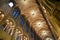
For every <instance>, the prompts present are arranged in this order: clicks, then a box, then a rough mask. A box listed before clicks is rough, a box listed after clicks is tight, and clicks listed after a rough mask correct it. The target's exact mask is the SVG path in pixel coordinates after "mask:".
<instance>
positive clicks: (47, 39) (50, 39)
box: [45, 37, 53, 40]
mask: <svg viewBox="0 0 60 40" xmlns="http://www.w3.org/2000/svg"><path fill="white" fill-rule="evenodd" d="M45 40H53V39H52V38H49V37H47V38H46V39H45Z"/></svg>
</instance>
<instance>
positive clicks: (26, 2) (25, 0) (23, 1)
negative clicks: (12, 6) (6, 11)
mask: <svg viewBox="0 0 60 40" xmlns="http://www.w3.org/2000/svg"><path fill="white" fill-rule="evenodd" d="M28 1H29V0H21V2H22V3H23V4H25V5H26V4H28V3H29V2H28Z"/></svg>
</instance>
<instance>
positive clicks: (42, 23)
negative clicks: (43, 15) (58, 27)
mask: <svg viewBox="0 0 60 40" xmlns="http://www.w3.org/2000/svg"><path fill="white" fill-rule="evenodd" d="M35 25H36V26H37V27H43V26H44V22H41V21H37V22H36V23H35Z"/></svg>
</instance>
